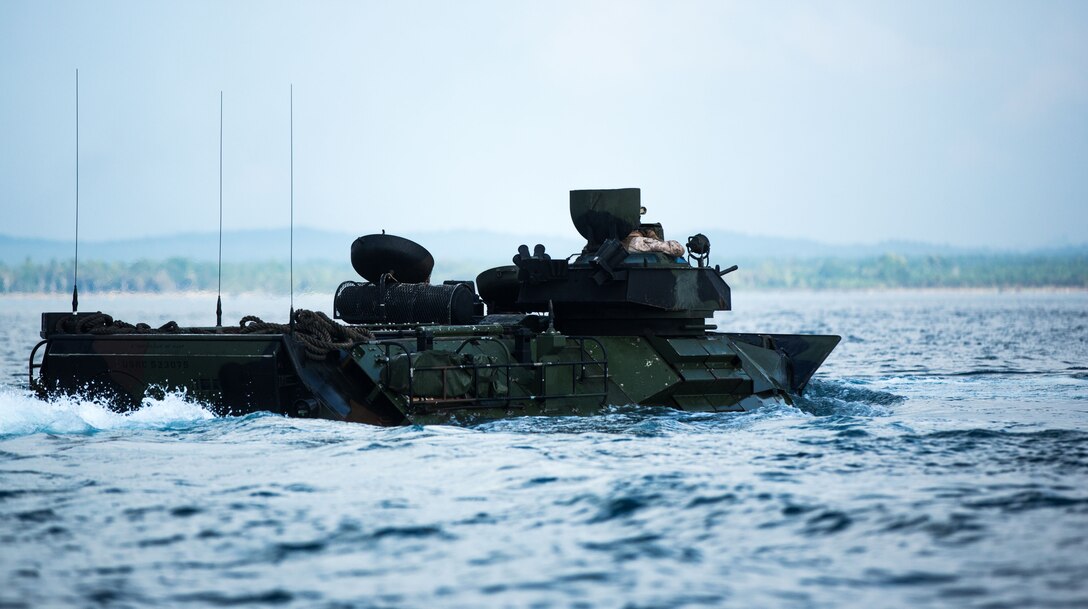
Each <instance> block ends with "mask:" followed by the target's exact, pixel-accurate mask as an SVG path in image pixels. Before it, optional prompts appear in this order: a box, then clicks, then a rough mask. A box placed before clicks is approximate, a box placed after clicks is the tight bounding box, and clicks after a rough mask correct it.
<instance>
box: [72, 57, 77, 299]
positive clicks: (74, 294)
mask: <svg viewBox="0 0 1088 609" xmlns="http://www.w3.org/2000/svg"><path fill="white" fill-rule="evenodd" d="M77 311H79V68H76V257H75V262H74V263H73V264H72V314H73V315H74V314H75V313H76V312H77Z"/></svg>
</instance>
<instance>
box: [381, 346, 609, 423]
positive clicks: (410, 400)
mask: <svg viewBox="0 0 1088 609" xmlns="http://www.w3.org/2000/svg"><path fill="white" fill-rule="evenodd" d="M567 340H568V341H570V342H571V343H573V345H570V346H569V347H568V348H569V349H570V350H572V351H573V350H575V349H577V356H575V357H574V358H571V359H567V360H557V361H539V362H532V361H530V362H519V361H517V360H515V359H514V358H513V357H512V356H511V354H510V351H509V349H508V348H507V347H506V345H505V344H504V343H503V342H502V341H501V340H497V339H494V338H489V337H476V338H471V339H465V340H464V341H462V342H461V344H460V345H459V346H458V347H457V348H456V349H455V350H453V351H449V350H444V349H428V350H424V351H415V352H410V351H409V350H408V349H407V348H406V347H405V346H404V345H403V344H401V343H399V342H396V341H392V340H390V341H383V342H382V343H380V346H381V347H383V348H384V351H385V354H386V357H385V360H386V361H385V369H384V370H383V371H382V374H381V381H382V384H383V385H384V386H385V388H386V389H388V390H389V391H391V392H393V393H396V394H398V395H400V396H401V398H402V399H403V400H404V402H405V404H404V405H405V407H406V408H407V411H408V412H409V413H413V414H426V413H430V412H434V411H448V410H467V409H474V408H499V409H511V410H513V409H519V408H523V407H524V404H525V403H527V402H533V401H544V402H546V401H547V400H564V401H568V402H569V401H570V400H592V402H593V403H594V404H595V405H604V404H605V401H606V399H607V397H608V358H607V355H606V354H605V350H604V346H603V345H602V344H601V343H600V341H598V340H597V339H595V338H588V337H579V338H574V337H568V338H567ZM484 341H489V342H492V343H493V344H495V345H498V346H499V347H500V348H501V352H502V353H503V354H504V357H501V358H500V357H496V356H493V355H486V354H483V353H466V352H465V348H466V347H468V346H469V345H471V344H479V343H480V342H484ZM587 342H588V343H592V344H593V345H594V347H595V348H596V349H599V352H600V353H601V354H602V355H601V357H595V356H594V355H593V353H591V352H590V351H589V350H588V349H587V348H586V343H587ZM568 377H569V383H570V384H569V389H568V387H567V385H566V382H567V378H568ZM557 381H558V382H557ZM598 383H599V384H598ZM557 385H561V387H557Z"/></svg>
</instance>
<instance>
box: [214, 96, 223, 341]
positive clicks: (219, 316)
mask: <svg viewBox="0 0 1088 609" xmlns="http://www.w3.org/2000/svg"><path fill="white" fill-rule="evenodd" d="M215 327H217V328H221V327H223V92H222V91H220V92H219V287H218V288H217V292H216V296H215Z"/></svg>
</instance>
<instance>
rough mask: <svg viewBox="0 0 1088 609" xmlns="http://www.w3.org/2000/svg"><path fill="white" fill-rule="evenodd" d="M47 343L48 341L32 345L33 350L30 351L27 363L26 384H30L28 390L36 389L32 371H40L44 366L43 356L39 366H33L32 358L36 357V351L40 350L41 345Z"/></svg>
mask: <svg viewBox="0 0 1088 609" xmlns="http://www.w3.org/2000/svg"><path fill="white" fill-rule="evenodd" d="M48 342H49V341H48V340H43V341H41V342H40V343H38V344H36V345H34V348H33V349H31V350H30V361H29V362H27V371H26V375H27V382H28V383H29V384H30V388H31V389H32V390H34V389H37V383H36V382H35V381H34V371H35V370H38V369H40V368H41V367H42V366H43V365H45V358H44V356H43V358H42V363H40V364H35V363H34V356H35V355H37V353H38V349H40V348H41V347H42V345H44V344H46V343H48Z"/></svg>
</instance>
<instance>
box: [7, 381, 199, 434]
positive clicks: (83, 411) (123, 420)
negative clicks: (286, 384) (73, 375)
mask: <svg viewBox="0 0 1088 609" xmlns="http://www.w3.org/2000/svg"><path fill="white" fill-rule="evenodd" d="M212 418H215V415H214V414H212V413H211V412H210V411H208V410H207V409H206V408H204V407H203V406H201V405H200V404H195V403H193V402H191V401H189V400H188V399H187V398H186V396H185V394H184V393H172V394H167V395H166V396H165V397H164V398H163V399H161V400H158V399H152V398H145V399H144V401H143V405H142V406H141V407H140V408H139V409H137V410H134V411H131V412H126V413H119V412H114V411H112V410H110V409H109V408H108V406H107V404H105V403H102V402H98V401H93V400H89V399H86V398H83V397H61V398H56V399H53V400H48V401H46V400H41V399H39V398H38V397H36V396H35V395H34V394H32V393H31V392H30V391H27V390H25V389H18V388H14V387H9V386H5V385H0V436H10V435H29V434H35V433H53V434H79V433H93V432H95V431H102V430H113V429H179V428H187V427H191V426H193V425H195V424H197V423H199V422H201V421H206V420H208V419H212Z"/></svg>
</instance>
